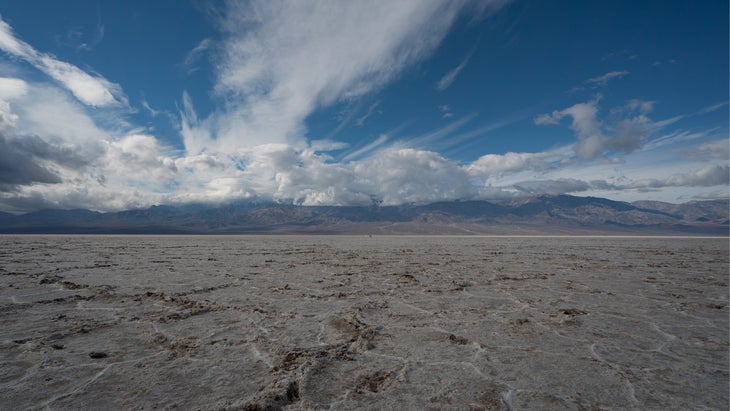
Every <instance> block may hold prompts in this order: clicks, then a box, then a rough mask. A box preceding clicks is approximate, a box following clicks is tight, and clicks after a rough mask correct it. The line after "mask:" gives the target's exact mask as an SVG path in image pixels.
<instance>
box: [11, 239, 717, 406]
mask: <svg viewBox="0 0 730 411" xmlns="http://www.w3.org/2000/svg"><path fill="white" fill-rule="evenodd" d="M728 321H729V320H728V240H727V238H714V239H712V238H704V239H702V238H629V237H624V238H612V237H604V238H578V237H562V238H560V237H367V236H360V237H355V236H309V237H306V236H300V237H297V236H270V237H267V236H226V237H212V236H210V237H206V236H196V237H184V236H160V237H155V236H0V345H1V347H2V349H1V350H0V409H25V408H46V407H48V408H52V409H82V408H83V409H119V408H140V409H153V408H157V409H172V408H179V409H249V410H254V409H278V408H284V409H363V408H364V409H515V410H521V409H539V410H549V409H556V410H558V409H559V410H563V409H575V410H580V409H656V410H660V409H661V410H663V409H728V400H729V399H728V378H729V377H728V371H729V370H728V332H729V327H728Z"/></svg>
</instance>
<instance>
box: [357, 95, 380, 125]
mask: <svg viewBox="0 0 730 411" xmlns="http://www.w3.org/2000/svg"><path fill="white" fill-rule="evenodd" d="M379 105H380V101H376V102H375V103H373V104H371V105H370V107H368V111H367V112H366V113H365V115H363V116H361V117H359V118H358V119H357V121H355V124H356V125H357V126H358V127H362V126H363V125H364V124H365V120H367V119H368V118H369V117H370V116H372V115H373V113H375V112H376V109H377V108H378V106H379Z"/></svg>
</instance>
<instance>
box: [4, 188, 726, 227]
mask: <svg viewBox="0 0 730 411" xmlns="http://www.w3.org/2000/svg"><path fill="white" fill-rule="evenodd" d="M728 210H729V203H728V200H709V201H691V202H688V203H684V204H670V203H663V202H658V201H637V202H634V203H628V202H621V201H613V200H608V199H605V198H597V197H575V196H569V195H558V196H539V197H532V198H525V199H520V200H511V201H507V202H500V203H496V202H489V201H481V200H474V201H451V202H437V203H432V204H423V205H418V204H406V205H399V206H379V205H377V204H373V205H371V206H300V205H291V204H279V203H262V202H241V203H230V204H224V205H206V204H188V205H181V206H153V207H150V208H146V209H137V210H127V211H119V212H109V213H99V212H95V211H90V210H83V209H81V210H41V211H36V212H32V213H28V214H22V215H14V214H9V213H2V212H0V233H6V234H7V233H38V234H72V233H75V234H495V235H520V234H523V235H534V234H556V235H557V234H565V235H604V234H613V235H621V234H625V235H712V236H727V235H728V227H729V226H728V224H729V220H730V216H729V214H730V213H729V212H728Z"/></svg>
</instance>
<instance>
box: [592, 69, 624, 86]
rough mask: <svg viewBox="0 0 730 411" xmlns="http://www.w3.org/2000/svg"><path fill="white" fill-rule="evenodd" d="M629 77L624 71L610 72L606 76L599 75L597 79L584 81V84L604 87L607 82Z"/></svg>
mask: <svg viewBox="0 0 730 411" xmlns="http://www.w3.org/2000/svg"><path fill="white" fill-rule="evenodd" d="M627 75H629V72H628V71H626V70H623V71H611V72H608V73H606V74H603V75H600V76H598V77H593V78H589V79H588V80H586V84H590V85H594V86H601V87H602V86H605V85H606V84H608V82H609V81H611V80H613V79H618V78H621V77H624V76H627Z"/></svg>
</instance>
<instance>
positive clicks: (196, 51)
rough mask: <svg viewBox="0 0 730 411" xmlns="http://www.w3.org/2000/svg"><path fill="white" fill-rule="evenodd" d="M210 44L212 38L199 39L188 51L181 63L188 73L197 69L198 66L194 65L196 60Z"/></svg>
mask: <svg viewBox="0 0 730 411" xmlns="http://www.w3.org/2000/svg"><path fill="white" fill-rule="evenodd" d="M212 44H213V40H211V39H210V38H205V39H203V40H200V42H199V43H198V44H196V45H195V47H193V49H192V50H190V51H189V52H188V54H187V55H186V56H185V60H183V63H182V67H183V69H184V70H185V72H186V73H187V74H188V75H189V74H192V73H194V72H196V71H198V69H199V67H197V66H196V64H197V62H198V61H199V60H200V58H201V57H202V56H203V55H204V54H205V53H206V52H207V51H208V49H209V48H210V47H211V46H212Z"/></svg>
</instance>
